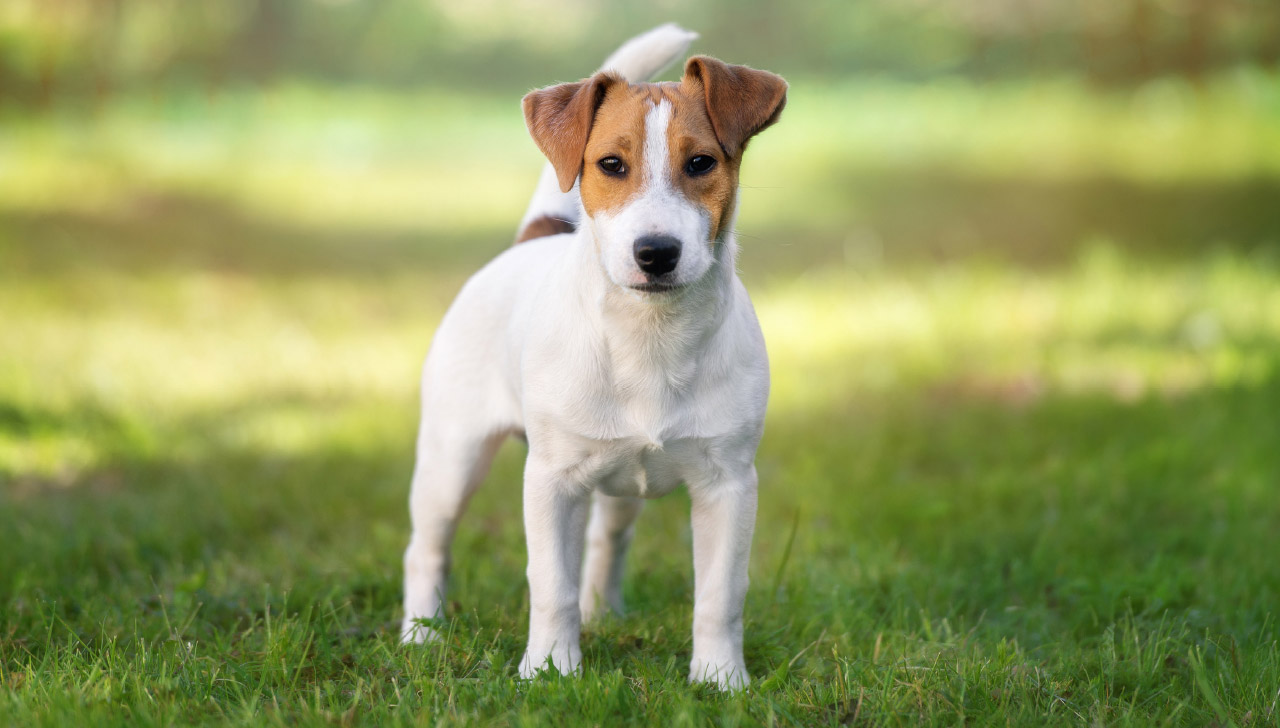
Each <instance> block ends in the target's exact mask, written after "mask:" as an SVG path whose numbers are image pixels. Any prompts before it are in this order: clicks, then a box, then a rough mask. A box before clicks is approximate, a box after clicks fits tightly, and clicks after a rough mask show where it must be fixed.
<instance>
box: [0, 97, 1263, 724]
mask: <svg viewBox="0 0 1280 728" xmlns="http://www.w3.org/2000/svg"><path fill="white" fill-rule="evenodd" d="M0 123H2V124H3V125H4V127H5V134H4V136H3V137H0V317H2V320H3V331H4V333H3V336H2V337H0V539H2V542H3V548H0V686H3V687H0V722H2V723H4V724H9V725H50V726H55V725H56V726H63V725H158V724H175V723H180V724H187V723H204V724H241V725H262V724H291V725H294V724H303V725H312V724H316V725H324V724H340V725H389V724H431V725H455V724H456V725H472V724H477V723H495V724H510V725H543V724H557V725H701V724H707V723H710V724H724V725H755V724H799V725H815V726H816V725H903V726H915V725H954V724H959V723H965V722H971V723H977V724H1006V723H1010V724H1019V725H1045V724H1049V725H1053V724H1103V725H1126V724H1130V725H1152V724H1156V725H1163V724H1172V725H1222V726H1225V725H1239V726H1245V725H1253V726H1258V725H1270V726H1275V725H1280V710H1278V709H1277V703H1278V702H1280V646H1278V642H1277V640H1280V627H1278V626H1277V618H1278V617H1280V559H1277V557H1276V554H1277V553H1280V498H1278V497H1277V495H1278V491H1277V488H1278V487H1280V448H1278V447H1277V446H1280V418H1278V415H1277V412H1278V411H1280V215H1277V214H1276V211H1275V201H1276V200H1277V199H1280V182H1278V181H1277V180H1280V85H1277V82H1276V80H1275V79H1274V78H1270V77H1266V76H1260V75H1249V74H1233V75H1226V76H1222V77H1219V78H1215V79H1213V80H1212V81H1211V82H1208V83H1206V84H1205V85H1204V86H1202V87H1191V86H1187V85H1185V84H1181V83H1175V82H1168V83H1166V82H1158V83H1155V84H1151V85H1149V86H1147V87H1144V88H1143V89H1141V90H1140V91H1139V92H1138V93H1135V94H1132V95H1126V94H1119V93H1115V94H1103V93H1097V92H1093V91H1090V90H1088V89H1086V88H1083V87H1081V86H1079V85H1076V84H1073V83H1070V82H1065V81H1063V82H1048V83H1044V84H1035V85H1031V84H1016V83H1009V84H1002V85H990V86H977V85H972V84H965V83H961V82H945V83H938V84H934V85H922V86H913V85H909V84H892V83H888V82H881V81H874V80H865V81H859V82H849V83H847V84H836V85H831V84H819V83H817V82H813V83H810V84H805V83H804V82H803V81H801V82H798V83H796V84H795V85H794V86H793V89H792V94H791V102H790V104H789V106H788V110H787V112H786V114H785V115H784V117H783V120H782V122H781V123H780V124H779V125H778V126H777V127H776V128H775V129H771V130H770V131H769V132H767V133H766V134H764V135H762V136H761V137H760V139H759V140H757V141H756V142H754V143H753V145H752V149H751V150H750V153H749V154H748V162H747V165H746V167H745V169H744V176H743V182H744V189H743V207H744V209H743V214H742V219H741V221H740V225H739V228H740V230H741V231H742V244H743V251H744V252H743V256H742V261H741V267H742V270H743V275H744V278H745V279H746V281H747V284H748V287H749V288H750V290H751V291H752V293H753V297H754V299H755V301H756V305H757V309H758V310H759V313H760V316H761V320H762V324H763V326H764V329H765V335H766V338H767V340H768V342H769V346H770V354H771V360H772V366H773V371H774V388H773V397H772V401H771V405H770V415H769V420H768V423H767V428H766V434H765V438H764V442H763V445H762V448H761V451H760V456H759V460H758V468H759V472H760V479H761V496H760V515H759V523H758V526H757V530H756V533H757V535H756V540H755V543H754V548H753V553H752V565H751V573H752V587H751V590H750V593H749V595H748V600H747V614H746V656H747V664H748V667H749V669H750V670H751V672H752V674H753V677H754V678H755V681H754V682H753V684H752V686H751V688H750V690H749V691H748V692H746V693H745V694H737V695H723V694H719V693H716V692H715V691H713V690H710V689H708V688H705V687H698V686H689V685H688V684H687V682H686V673H687V669H688V660H689V655H690V636H689V629H690V618H691V611H692V610H691V598H692V569H691V565H690V533H689V527H688V501H687V499H686V498H685V497H684V496H683V495H673V496H671V497H668V498H666V499H663V500H660V501H656V502H654V503H652V504H650V506H649V508H648V509H647V511H646V512H645V514H644V515H642V517H641V520H640V523H639V527H638V533H637V537H636V543H635V545H634V548H633V552H632V558H631V570H630V572H629V574H628V579H627V581H626V584H625V588H624V592H625V594H626V596H627V598H628V600H629V605H630V612H629V614H628V615H627V616H625V617H621V618H614V619H611V620H609V621H606V622H605V623H603V624H600V625H598V626H593V627H590V628H588V630H587V631H586V633H585V636H584V641H583V650H584V655H585V669H584V673H583V675H582V676H580V677H577V678H544V679H540V680H536V681H533V682H527V683H526V682H521V681H519V680H517V679H516V675H515V662H516V660H517V659H518V658H519V655H520V651H521V649H522V648H523V637H524V634H525V630H526V620H527V610H528V596H527V589H526V586H525V583H524V574H523V570H524V541H523V532H522V528H521V525H520V499H519V497H518V495H517V494H518V490H517V489H518V487H519V480H520V468H521V462H522V459H523V455H524V451H523V446H521V445H519V444H517V443H511V444H509V445H508V446H507V447H506V448H505V449H504V451H503V452H502V453H501V455H500V456H499V460H498V463H497V464H496V466H495V468H494V470H493V472H492V474H491V475H490V477H489V480H488V481H487V483H486V485H485V487H484V488H483V489H482V490H481V492H480V494H479V495H478V496H477V498H476V500H475V502H474V503H473V505H472V507H471V509H470V512H469V514H468V517H467V518H466V519H465V520H464V522H463V526H462V529H461V531H460V534H459V537H458V544H457V550H456V554H455V557H456V558H455V571H454V581H453V583H454V585H455V588H454V590H453V591H452V592H451V595H450V596H451V609H450V614H449V617H448V624H447V625H446V626H445V629H447V631H448V635H449V636H448V639H447V640H446V643H445V644H444V645H439V646H433V647H427V648H422V647H402V646H400V645H398V644H397V641H396V636H397V634H396V626H397V619H398V616H399V614H398V609H399V599H400V579H401V574H400V554H401V552H402V550H403V547H404V545H405V543H406V540H407V537H408V517H407V503H406V500H407V496H408V479H409V473H410V469H411V467H412V442H413V437H414V428H415V425H416V395H417V369H418V367H419V366H420V364H421V360H422V356H423V354H424V353H425V351H426V348H427V345H428V343H429V341H430V336H431V332H432V330H433V327H434V326H435V324H436V323H437V322H438V320H439V317H440V315H441V314H442V312H443V310H444V308H445V307H446V306H447V305H448V303H449V301H450V300H451V298H452V296H453V294H454V293H455V292H456V290H457V289H458V287H459V286H460V285H461V283H462V281H463V280H465V278H466V276H467V275H468V274H469V273H470V272H471V271H473V270H474V269H475V268H476V267H478V266H479V265H481V264H482V263H483V262H484V261H485V260H487V259H488V258H490V257H491V256H493V255H494V254H496V253H497V252H498V251H499V250H501V249H502V248H503V247H504V246H505V245H506V244H507V243H508V241H509V240H510V238H511V236H512V235H513V233H514V223H515V221H516V220H517V219H518V217H519V214H520V212H521V211H522V206H523V204H524V201H525V197H526V196H527V194H528V192H529V190H530V188H531V185H532V181H533V178H534V177H535V175H536V173H537V169H538V164H539V159H538V157H537V153H536V150H535V149H534V147H533V145H532V143H531V142H529V141H528V140H527V138H526V137H525V136H524V133H523V129H522V125H521V119H520V117H519V113H518V106H517V104H516V103H515V99H508V98H491V97H485V96H475V97H463V96H458V95H443V94H438V93H437V94H431V93H423V94H403V95H399V96H393V95H389V94H386V93H375V92H367V91H360V90H355V89H345V90H342V89H317V88H306V87H289V86H281V87H278V88H275V89H273V90H271V91H269V92H266V93H261V94H252V93H248V92H229V93H227V94H226V95H225V96H223V97H220V98H215V99H209V98H205V97H198V96H190V97H186V96H181V95H178V96H172V97H139V98H122V99H119V100H117V101H114V102H112V103H110V104H108V105H107V106H106V107H104V108H101V109H99V110H97V111H96V112H95V113H94V114H92V115H87V114H86V113H84V112H83V111H77V110H58V109H55V110H52V111H49V112H46V113H45V114H43V115H40V116H22V115H16V114H12V113H11V114H10V116H9V117H6V118H4V119H0ZM477 189H482V190H484V194H483V195H477V194H475V190H477Z"/></svg>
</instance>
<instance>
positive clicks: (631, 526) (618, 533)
mask: <svg viewBox="0 0 1280 728" xmlns="http://www.w3.org/2000/svg"><path fill="white" fill-rule="evenodd" d="M643 507H644V501H643V500H641V499H640V498H615V497H613V496H608V495H604V494H603V493H600V492H599V491H597V492H596V493H595V495H594V496H593V501H592V504H591V522H590V525H589V526H587V560H586V563H585V564H584V565H583V568H582V591H581V593H580V598H579V605H580V608H581V610H582V621H583V622H589V621H591V620H592V619H593V618H596V617H599V616H600V615H601V613H602V612H603V611H604V610H605V609H609V610H612V611H613V612H614V613H615V614H622V570H623V566H624V562H625V560H626V557H627V548H628V547H629V546H630V545H631V537H632V536H633V535H634V534H635V522H636V517H637V516H639V515H640V509H641V508H643Z"/></svg>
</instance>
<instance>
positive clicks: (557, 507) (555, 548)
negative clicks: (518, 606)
mask: <svg viewBox="0 0 1280 728" xmlns="http://www.w3.org/2000/svg"><path fill="white" fill-rule="evenodd" d="M524 481H525V482H524V528H525V539H526V542H527V544H528V550H529V569H528V577H529V644H528V647H527V648H526V649H525V653H524V657H523V658H521V660H520V677H522V678H531V677H533V676H534V675H536V674H537V673H538V671H539V670H541V669H542V668H543V667H545V666H546V664H547V660H548V659H550V660H551V664H552V665H553V666H554V667H555V669H556V670H558V671H559V672H560V673H561V674H568V673H570V672H577V671H578V669H579V667H580V666H581V664H582V650H581V648H580V647H579V646H578V643H579V638H580V636H581V632H582V614H581V612H580V611H579V609H578V581H579V576H580V573H581V569H582V542H583V538H584V535H585V533H584V532H585V530H586V521H587V509H588V505H589V503H590V497H589V495H590V494H589V493H588V492H587V491H586V490H585V489H582V488H580V487H579V486H577V485H575V484H572V483H569V482H566V480H565V479H564V478H563V477H561V476H560V474H558V473H556V472H554V471H553V470H551V469H550V468H548V467H546V466H545V465H543V464H542V463H540V462H538V461H537V460H536V459H535V456H534V454H533V453H532V452H531V453H530V455H529V460H528V462H527V463H526V464H525V476H524Z"/></svg>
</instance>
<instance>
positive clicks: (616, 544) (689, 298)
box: [403, 25, 787, 688]
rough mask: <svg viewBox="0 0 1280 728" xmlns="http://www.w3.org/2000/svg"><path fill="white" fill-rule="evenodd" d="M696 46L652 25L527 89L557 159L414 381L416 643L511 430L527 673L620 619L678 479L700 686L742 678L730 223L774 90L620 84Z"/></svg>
mask: <svg viewBox="0 0 1280 728" xmlns="http://www.w3.org/2000/svg"><path fill="white" fill-rule="evenodd" d="M694 37H696V36H695V35H694V34H692V33H689V32H688V31H685V30H682V29H680V28H678V27H676V26H673V25H668V26H663V27H660V28H657V29H655V30H653V31H650V32H649V33H647V34H645V35H642V36H640V37H638V38H635V39H633V40H632V41H630V42H629V43H627V45H625V46H623V47H622V48H621V49H619V51H618V52H617V53H615V54H614V56H613V57H611V58H610V59H609V60H608V61H606V63H605V66H604V69H605V70H603V71H601V72H600V73H597V74H596V75H594V76H592V77H591V78H588V79H586V80H584V81H580V82H578V83H567V84H561V85H559V86H552V87H549V88H545V89H541V90H539V91H534V92H532V93H530V94H529V95H528V96H526V97H525V99H524V111H525V118H526V121H527V123H528V127H529V131H530V133H531V134H532V135H533V138H534V140H535V141H536V142H537V144H538V147H539V148H541V149H542V151H543V152H544V153H545V154H546V156H547V158H548V159H549V161H550V165H549V167H548V169H547V170H546V171H545V172H544V175H543V180H542V182H541V183H540V184H539V189H538V191H537V192H536V194H535V196H534V199H533V202H532V203H531V205H530V209H529V212H528V213H527V214H526V217H525V222H524V223H523V225H522V227H521V235H520V239H521V240H526V241H527V242H522V243H521V244H519V245H516V246H514V247H512V248H511V249H509V250H507V251H506V252H504V253H503V254H502V255H500V256H498V257H497V258H496V259H495V260H494V261H493V262H491V263H490V264H489V265H487V266H485V268H484V269H483V270H481V271H480V272H479V273H477V274H476V275H475V276H474V277H473V278H472V279H471V280H470V281H469V282H468V283H467V284H466V286H464V287H463V289H462V292H461V293H460V294H459V295H458V298H457V300H456V301H455V302H454V303H453V305H452V307H450V309H449V311H448V313H447V314H446V315H445V317H444V320H443V322H442V323H441V324H440V328H439V330H438V331H437V333H436V335H435V340H434V342H433V344H432V346H431V351H430V354H429V355H428V356H427V361H426V364H425V366H424V370H423V377H422V425H421V430H420V432H419V435H418V445H417V466H416V469H415V470H414V475H413V493H412V496H411V498H410V505H411V512H412V518H413V537H412V540H411V541H410V543H409V548H408V550H407V551H406V553H405V615H404V626H403V637H404V639H405V640H406V641H425V640H429V639H432V638H434V637H435V633H434V632H432V630H431V628H430V627H429V626H428V625H426V624H424V623H423V620H424V619H429V618H433V617H437V616H439V615H440V613H441V609H442V605H443V604H444V591H445V583H446V576H447V572H448V567H449V550H450V543H451V541H452V539H453V535H454V531H455V527H456V524H457V519H458V517H459V515H460V514H461V512H462V510H463V508H464V507H465V505H466V502H467V500H468V498H469V496H470V495H471V493H472V492H473V490H474V489H475V488H476V486H477V485H478V484H479V483H480V481H481V480H483V478H484V475H485V472H486V470H487V469H488V465H489V461H490V459H491V458H492V456H493V454H494V452H495V451H496V450H497V448H498V446H499V444H500V443H501V442H502V441H503V439H504V438H506V437H507V436H509V435H512V434H519V433H524V434H525V436H526V437H527V439H528V443H529V455H528V461H527V463H526V465H525V474H524V520H525V530H526V537H527V539H528V552H529V568H528V577H529V590H530V603H531V610H530V615H529V642H528V649H527V651H526V652H525V655H524V657H523V659H522V660H521V662H520V674H521V675H522V676H524V677H530V676H532V675H534V674H535V673H536V672H537V671H538V670H539V669H541V668H543V667H546V666H547V664H548V662H549V663H550V664H551V666H554V668H555V669H557V670H559V671H560V672H565V673H567V672H572V671H576V670H578V669H579V665H580V663H581V660H582V653H581V650H580V649H579V633H580V631H581V624H582V620H583V619H584V618H587V619H589V618H590V617H591V616H592V615H594V614H596V613H597V612H598V611H599V610H600V609H602V608H605V607H607V608H611V609H614V610H618V611H620V610H621V609H622V593H621V582H622V566H623V557H624V555H625V552H626V550H627V546H628V543H629V542H630V540H631V534H632V524H633V523H634V521H635V518H636V516H637V515H638V514H639V512H640V507H641V504H642V502H643V500H642V499H644V498H656V497H658V496H661V495H664V494H666V493H668V492H670V491H671V490H673V489H674V488H676V487H677V486H679V485H680V484H682V483H683V484H685V485H686V486H687V487H688V489H689V494H690V499H691V501H692V504H693V517H692V522H693V552H694V553H693V556H694V570H695V581H696V587H695V599H696V602H695V606H694V617H693V660H692V665H691V674H690V679H692V680H709V681H713V682H715V683H717V684H719V685H720V686H721V687H724V688H740V687H742V686H744V685H745V684H746V683H747V682H748V680H749V677H748V675H747V670H746V666H745V664H744V662H743V657H742V607H743V599H744V597H745V596H746V591H747V561H748V557H749V555H750V549H751V534H752V530H753V528H754V525H755V515H756V471H755V465H754V460H755V453H756V446H757V445H758V443H759V441H760V436H761V432H762V429H763V421H764V413H765V403H766V400H767V399H768V393H769V365H768V360H767V358H766V355H765V346H764V339H763V338H762V336H761V334H760V327H759V325H758V324H757V322H756V317H755V312H754V311H753V310H752V307H751V301H750V300H749V299H748V297H747V293H746V290H745V289H744V288H743V286H742V283H741V282H740V281H739V280H738V277H737V274H736V272H735V264H734V259H735V255H736V253H737V243H736V242H735V239H734V234H733V222H734V217H735V203H736V199H737V187H738V168H739V164H740V163H741V161H742V152H743V148H744V147H745V145H746V143H747V140H748V139H750V138H751V137H752V136H753V135H754V134H756V133H757V132H759V131H760V130H762V129H764V128H765V127H767V126H769V125H770V124H772V123H773V122H774V121H776V120H777V118H778V114H779V113H780V112H781V111H782V107H783V104H784V103H785V100H786V90H787V85H786V83H785V82H784V81H783V80H782V79H781V78H779V77H778V76H775V75H773V74H771V73H766V72H764V71H757V70H753V69H750V68H746V67H743V66H731V65H727V64H725V63H722V62H720V61H718V60H715V59H713V58H708V57H705V56H698V57H694V58H691V59H689V61H688V63H687V65H686V66H685V72H684V77H683V79H682V80H681V81H680V82H679V83H661V84H650V83H631V82H630V81H643V80H645V79H647V78H650V77H651V76H652V75H654V74H656V73H657V72H658V71H660V70H661V69H662V67H664V66H666V65H667V64H668V63H670V62H672V61H674V60H676V59H677V58H679V57H680V56H682V55H683V54H684V51H685V49H686V48H687V46H688V43H689V42H690V41H691V40H692V39H693V38H694ZM560 231H566V232H560ZM588 516H590V518H589V520H590V525H588ZM584 542H585V544H586V558H585V564H584V559H583V545H584Z"/></svg>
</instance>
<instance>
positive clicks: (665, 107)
mask: <svg viewBox="0 0 1280 728" xmlns="http://www.w3.org/2000/svg"><path fill="white" fill-rule="evenodd" d="M669 126H671V102H669V101H667V100H666V99H663V100H661V101H659V102H658V103H657V104H654V105H653V106H651V107H650V108H649V111H648V112H647V113H645V115H644V165H645V186H646V187H648V189H649V190H651V191H656V190H657V189H663V188H666V187H667V186H668V185H669V184H670V182H671V175H670V174H668V172H667V160H668V158H669V157H670V154H669V150H668V148H667V127H669Z"/></svg>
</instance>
